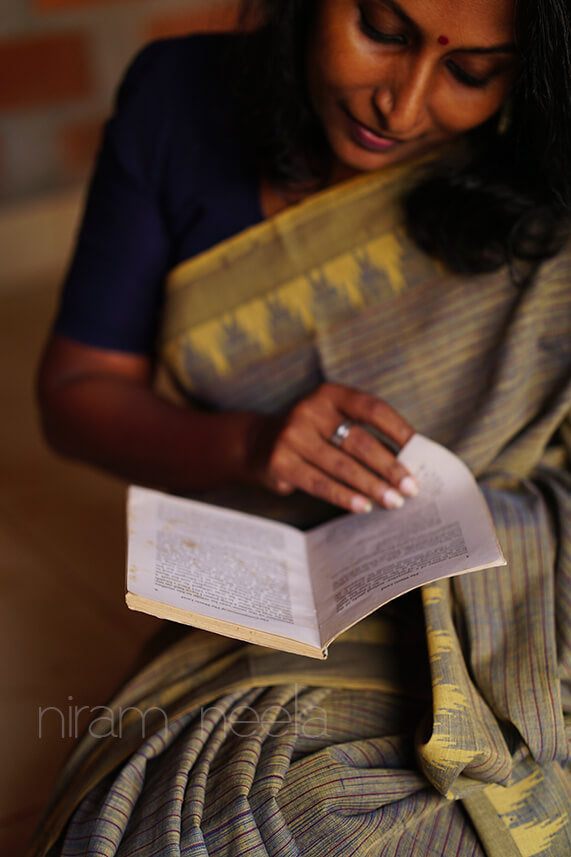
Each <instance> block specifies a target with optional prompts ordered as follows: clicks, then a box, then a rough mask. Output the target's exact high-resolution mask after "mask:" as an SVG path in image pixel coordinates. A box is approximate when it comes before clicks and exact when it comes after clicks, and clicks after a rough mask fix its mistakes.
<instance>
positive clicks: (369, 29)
mask: <svg viewBox="0 0 571 857" xmlns="http://www.w3.org/2000/svg"><path fill="white" fill-rule="evenodd" d="M359 15H360V21H359V26H360V27H361V30H362V31H363V33H364V34H365V35H366V36H367V37H368V38H369V39H372V40H373V41H374V42H380V43H381V44H383V45H405V44H406V37H405V36H401V35H389V34H388V33H381V31H380V30H377V29H376V28H375V27H373V25H372V24H371V23H370V21H369V20H368V18H367V16H366V15H365V10H364V9H363V7H362V6H359Z"/></svg>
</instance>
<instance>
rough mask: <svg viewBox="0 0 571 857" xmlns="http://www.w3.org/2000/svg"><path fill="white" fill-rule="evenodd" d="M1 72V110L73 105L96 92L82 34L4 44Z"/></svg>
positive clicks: (0, 43)
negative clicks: (48, 105)
mask: <svg viewBox="0 0 571 857" xmlns="http://www.w3.org/2000/svg"><path fill="white" fill-rule="evenodd" d="M0 68H1V69H2V75H0V110H2V109H3V110H11V109H14V108H16V109H18V108H23V107H41V106H44V105H47V104H55V103H61V102H65V101H71V100H73V99H76V98H83V97H84V96H86V95H89V94H90V93H91V91H92V77H91V73H90V68H89V62H88V58H87V39H86V38H85V36H84V35H83V34H82V33H76V32H67V33H60V34H56V35H48V36H31V37H24V36H22V37H19V38H11V39H6V40H4V41H0Z"/></svg>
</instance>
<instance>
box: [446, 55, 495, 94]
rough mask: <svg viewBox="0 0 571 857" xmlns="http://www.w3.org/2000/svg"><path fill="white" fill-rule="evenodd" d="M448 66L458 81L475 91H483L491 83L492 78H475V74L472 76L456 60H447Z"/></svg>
mask: <svg viewBox="0 0 571 857" xmlns="http://www.w3.org/2000/svg"><path fill="white" fill-rule="evenodd" d="M446 66H447V68H448V69H449V71H451V72H452V74H453V75H454V77H455V78H456V80H458V81H459V82H460V83H462V84H464V86H471V87H473V88H474V89H483V88H484V87H485V86H486V85H487V84H488V83H489V81H490V77H489V76H488V77H474V75H473V74H470V73H469V72H467V71H466V70H465V69H463V68H462V67H461V66H459V65H457V64H456V63H455V62H454V60H447V62H446Z"/></svg>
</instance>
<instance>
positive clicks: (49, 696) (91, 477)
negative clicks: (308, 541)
mask: <svg viewBox="0 0 571 857" xmlns="http://www.w3.org/2000/svg"><path fill="white" fill-rule="evenodd" d="M55 294H56V288H55V286H54V284H52V285H49V284H45V283H43V284H41V285H39V284H36V285H34V284H31V285H26V286H25V287H23V286H21V287H18V288H17V289H16V288H13V289H10V288H6V287H5V284H3V285H2V293H0V393H1V401H2V409H1V412H0V545H1V549H0V570H1V585H2V597H1V599H0V634H1V638H0V652H1V653H2V655H1V658H2V666H1V672H0V688H1V693H2V704H1V707H0V718H1V723H0V736H1V739H0V740H1V741H2V742H3V746H2V748H1V755H0V758H1V759H2V764H1V765H0V853H1V854H6V855H10V857H19V855H22V854H24V853H25V850H26V844H27V839H28V837H29V835H30V834H31V832H32V830H33V828H34V826H35V823H36V820H37V817H38V814H39V812H40V810H41V808H42V806H43V805H44V803H45V801H46V799H47V797H48V795H49V793H50V790H51V787H52V785H53V782H54V779H55V777H56V774H57V771H58V768H59V766H60V765H61V763H62V762H63V760H64V758H65V756H66V755H67V753H68V752H69V750H70V748H71V746H72V745H73V743H74V739H75V737H76V736H75V733H76V732H81V730H82V729H84V728H85V727H86V725H87V722H88V719H87V720H86V718H89V709H90V708H93V707H94V706H96V705H100V704H103V703H104V702H105V701H106V700H107V699H108V698H109V696H110V694H111V693H112V692H113V690H114V689H115V688H116V687H117V685H118V684H119V683H120V682H121V680H122V679H123V678H124V677H125V676H126V674H128V672H129V670H130V669H131V668H132V666H133V664H134V663H135V662H136V661H137V660H138V658H139V655H140V652H141V649H142V648H143V646H144V643H145V642H146V641H147V640H148V639H149V638H150V637H151V636H152V635H153V634H154V633H155V632H156V631H157V630H158V628H159V623H158V622H157V621H155V620H153V619H151V618H150V617H147V616H143V615H141V614H135V613H131V612H130V611H128V610H127V608H126V607H125V606H124V595H123V592H124V582H123V581H124V575H123V564H124V495H125V488H124V485H122V484H121V483H120V482H118V481H116V480H113V479H111V478H108V477H105V476H103V475H101V474H99V473H95V472H94V471H91V470H90V469H88V468H86V467H83V466H81V465H76V464H70V463H68V462H64V461H62V460H61V459H58V458H57V457H56V456H54V455H52V454H51V453H50V452H49V451H48V450H47V449H46V448H45V446H44V444H43V441H42V439H41V436H40V431H39V428H38V425H37V416H36V409H35V404H34V396H33V385H34V380H33V379H34V372H35V366H36V363H37V359H38V355H39V353H40V350H41V347H42V342H43V340H44V337H45V334H46V331H47V329H48V326H49V321H50V318H51V316H52V313H53V306H54V301H55ZM83 706H85V707H86V709H85V710H84V711H82V712H81V713H79V715H78V716H77V718H76V713H77V712H78V711H79V709H80V708H81V707H83ZM48 708H49V709H50V710H49V711H48V710H47V709H48ZM70 714H71V718H70ZM76 719H77V725H76V723H75V720H76Z"/></svg>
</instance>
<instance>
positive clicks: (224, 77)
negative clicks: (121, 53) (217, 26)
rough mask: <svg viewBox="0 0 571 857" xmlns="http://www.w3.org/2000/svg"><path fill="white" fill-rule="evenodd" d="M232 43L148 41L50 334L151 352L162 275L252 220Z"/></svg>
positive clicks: (257, 215) (256, 210) (98, 172)
mask: <svg viewBox="0 0 571 857" xmlns="http://www.w3.org/2000/svg"><path fill="white" fill-rule="evenodd" d="M232 38H233V37H232V36H231V35H208V36H189V37H185V38H180V39H168V40H164V41H160V42H154V43H153V44H151V45H149V46H148V47H146V48H145V49H144V50H143V51H142V52H141V53H140V54H139V55H138V56H137V58H136V59H135V61H134V62H133V64H132V65H131V67H130V68H129V70H128V71H127V74H126V76H125V78H124V80H123V83H122V84H121V87H120V89H119V92H118V97H117V105H116V110H115V114H114V115H113V117H112V118H111V119H110V121H109V122H108V123H107V125H106V129H105V134H104V139H103V143H102V147H101V151H100V153H99V156H98V160H97V164H96V168H95V172H94V175H93V178H92V182H91V186H90V191H89V195H88V200H87V206H86V211H85V214H84V219H83V223H82V226H81V230H80V233H79V236H78V240H77V245H76V250H75V254H74V256H73V259H72V262H71V265H70V268H69V272H68V275H67V278H66V281H65V285H64V290H63V295H62V299H61V305H60V309H59V312H58V316H57V319H56V323H55V331H56V332H57V333H59V334H61V335H63V336H67V337H70V338H71V339H75V340H77V341H79V342H82V343H84V344H86V345H94V346H98V347H101V348H107V349H112V350H118V351H125V352H131V353H138V354H149V353H151V352H152V349H153V343H154V339H155V334H156V326H157V323H158V319H159V316H160V306H161V300H162V291H163V284H164V279H165V276H166V274H167V273H168V271H169V270H170V269H171V268H173V267H174V266H175V265H177V264H178V263H179V262H182V261H184V260H185V259H188V258H190V257H192V256H195V255H196V254H197V253H200V252H201V251H203V250H206V249H207V248H209V247H212V246H213V245H215V244H217V243H218V242H220V241H222V240H224V239H225V238H228V237H230V236H231V235H234V234H236V233H237V232H240V231H242V230H243V229H245V228H246V227H248V226H251V225H252V224H254V223H257V222H259V221H260V220H262V219H263V214H262V211H261V208H260V199H259V187H258V181H257V178H256V176H254V175H253V174H252V171H251V168H249V167H248V166H247V164H248V159H247V158H246V157H244V153H243V151H241V147H240V144H239V143H238V135H237V134H236V133H233V128H235V117H236V114H235V105H234V103H233V100H232V98H231V96H230V95H229V91H231V85H230V84H231V80H229V76H230V75H231V73H232V68H231V66H229V65H228V62H227V59H228V56H229V51H228V47H229V45H230V40H231V39H232Z"/></svg>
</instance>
